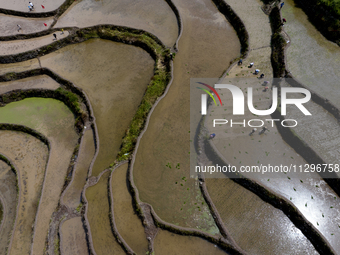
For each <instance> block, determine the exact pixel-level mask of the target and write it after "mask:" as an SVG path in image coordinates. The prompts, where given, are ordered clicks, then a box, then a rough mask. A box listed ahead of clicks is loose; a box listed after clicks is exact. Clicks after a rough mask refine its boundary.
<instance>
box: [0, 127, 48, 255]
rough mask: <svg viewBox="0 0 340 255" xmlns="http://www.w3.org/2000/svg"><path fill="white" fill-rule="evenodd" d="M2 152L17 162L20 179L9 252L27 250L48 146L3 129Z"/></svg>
mask: <svg viewBox="0 0 340 255" xmlns="http://www.w3.org/2000/svg"><path fill="white" fill-rule="evenodd" d="M0 140H1V144H0V154H3V155H6V157H8V158H9V159H10V160H11V161H12V162H13V164H15V167H16V171H17V174H18V175H19V176H18V180H19V205H18V211H17V213H16V215H17V218H16V222H15V225H14V231H13V234H12V242H11V247H10V250H9V254H27V253H29V252H30V249H31V237H32V234H33V229H32V225H33V224H34V222H35V215H36V213H37V209H38V205H39V201H40V196H41V192H42V186H43V181H44V177H45V169H46V164H47V159H48V156H49V155H48V149H47V146H46V145H45V144H44V143H42V142H41V141H40V140H38V139H37V138H35V137H33V136H30V135H27V134H25V133H22V132H13V131H0Z"/></svg>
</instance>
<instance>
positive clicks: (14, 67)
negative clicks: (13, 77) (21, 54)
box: [0, 58, 40, 75]
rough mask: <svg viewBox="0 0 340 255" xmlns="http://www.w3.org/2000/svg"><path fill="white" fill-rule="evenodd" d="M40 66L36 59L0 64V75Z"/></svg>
mask: <svg viewBox="0 0 340 255" xmlns="http://www.w3.org/2000/svg"><path fill="white" fill-rule="evenodd" d="M36 68H40V65H39V61H38V59H36V58H35V59H30V60H27V61H23V62H17V63H11V64H0V75H3V74H7V73H12V72H16V73H20V72H24V71H28V70H31V69H36Z"/></svg>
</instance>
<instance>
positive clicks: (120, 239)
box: [107, 160, 136, 254]
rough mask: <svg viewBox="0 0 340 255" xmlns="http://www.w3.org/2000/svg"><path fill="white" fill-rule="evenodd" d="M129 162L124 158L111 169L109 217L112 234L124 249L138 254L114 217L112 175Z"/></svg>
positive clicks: (129, 252)
mask: <svg viewBox="0 0 340 255" xmlns="http://www.w3.org/2000/svg"><path fill="white" fill-rule="evenodd" d="M125 163H128V160H124V161H121V162H120V163H119V164H117V165H115V167H114V168H113V169H112V170H111V174H110V177H109V183H108V185H107V189H108V193H109V196H108V199H109V205H110V214H109V218H110V225H111V230H112V234H113V235H114V237H115V238H116V239H117V241H118V243H119V244H120V245H121V246H122V247H123V249H124V251H125V252H126V253H127V254H136V253H135V252H134V251H133V250H132V249H131V247H130V246H129V245H128V244H127V242H126V241H125V240H124V238H123V237H122V236H121V235H120V234H119V231H118V228H117V225H116V222H115V217H114V208H113V207H114V201H113V197H112V186H111V180H112V175H113V173H114V171H115V170H116V169H117V168H118V167H120V166H121V165H123V164H125Z"/></svg>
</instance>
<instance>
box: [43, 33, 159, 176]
mask: <svg viewBox="0 0 340 255" xmlns="http://www.w3.org/2000/svg"><path fill="white" fill-rule="evenodd" d="M41 63H42V65H43V66H44V67H48V68H50V69H51V70H53V71H55V72H56V73H58V74H59V75H61V76H62V77H64V78H66V79H68V80H70V81H72V82H74V83H75V85H76V86H78V87H80V88H82V89H83V90H84V91H85V93H86V94H87V95H88V97H89V99H90V102H91V105H92V107H93V111H94V116H95V118H96V124H97V127H98V133H99V154H98V156H97V158H96V161H95V164H94V166H93V169H92V174H93V175H98V174H99V173H100V172H102V171H103V170H104V169H105V168H107V167H108V166H109V165H110V164H111V163H113V161H114V160H115V157H116V155H117V153H118V150H119V147H120V145H121V140H122V138H123V136H124V134H125V131H126V129H127V128H128V126H129V124H130V122H131V120H132V117H133V116H134V114H135V112H136V110H137V108H138V105H139V104H140V102H141V100H142V97H143V94H144V92H145V90H146V87H147V85H148V84H149V82H150V79H151V77H152V75H153V67H154V61H153V60H152V58H151V57H150V56H149V54H147V53H146V52H145V51H144V50H142V49H140V48H137V47H133V46H129V45H124V44H121V43H114V42H111V41H107V40H101V39H95V40H90V41H87V42H85V43H81V44H78V45H71V46H67V47H65V48H63V49H61V50H59V51H57V52H55V53H52V54H49V55H47V56H44V57H42V58H41ZM93 63H95V65H94V64H93Z"/></svg>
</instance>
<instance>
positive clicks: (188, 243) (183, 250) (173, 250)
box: [154, 230, 228, 255]
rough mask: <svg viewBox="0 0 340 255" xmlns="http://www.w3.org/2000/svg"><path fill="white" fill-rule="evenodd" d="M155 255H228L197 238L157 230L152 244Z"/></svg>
mask: <svg viewBox="0 0 340 255" xmlns="http://www.w3.org/2000/svg"><path fill="white" fill-rule="evenodd" d="M154 249H155V254H156V255H160V254H161V255H182V254H187V255H191V254H195V255H206V254H209V255H225V254H228V253H226V252H224V251H223V250H221V249H220V248H218V247H216V245H214V244H212V243H209V242H207V241H205V240H203V239H201V238H199V237H193V236H181V235H177V234H173V233H171V232H168V231H165V230H159V231H158V233H157V236H156V238H155V242H154Z"/></svg>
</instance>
